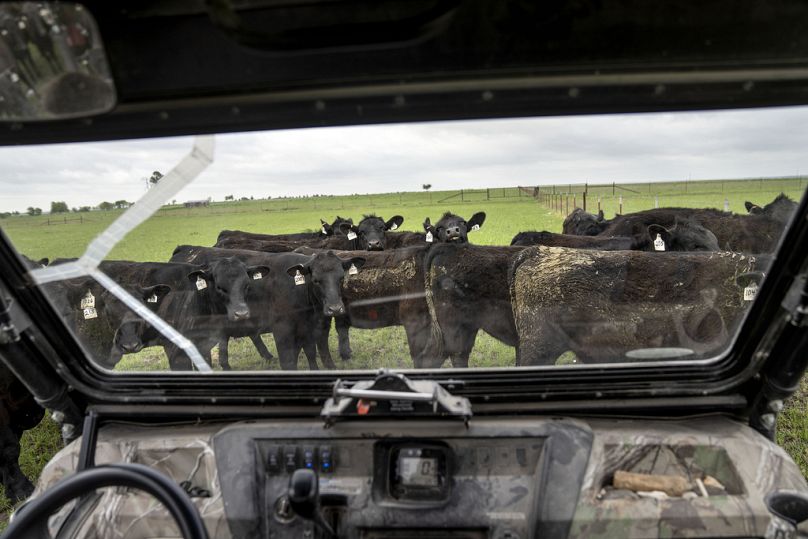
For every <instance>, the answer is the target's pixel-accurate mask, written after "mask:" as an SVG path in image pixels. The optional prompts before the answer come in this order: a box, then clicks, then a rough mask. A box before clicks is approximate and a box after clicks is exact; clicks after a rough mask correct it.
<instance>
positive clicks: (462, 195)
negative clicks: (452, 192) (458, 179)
mask: <svg viewBox="0 0 808 539" xmlns="http://www.w3.org/2000/svg"><path fill="white" fill-rule="evenodd" d="M465 201H466V195H465V194H464V193H463V190H462V189H461V190H460V202H465Z"/></svg>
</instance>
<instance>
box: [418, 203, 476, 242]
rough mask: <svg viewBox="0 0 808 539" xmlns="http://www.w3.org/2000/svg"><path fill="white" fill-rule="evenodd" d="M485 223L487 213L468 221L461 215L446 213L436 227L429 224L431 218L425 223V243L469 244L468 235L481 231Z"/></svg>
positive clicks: (473, 216)
mask: <svg viewBox="0 0 808 539" xmlns="http://www.w3.org/2000/svg"><path fill="white" fill-rule="evenodd" d="M484 222H485V212H482V211H481V212H477V213H475V214H474V215H472V216H471V219H469V220H468V221H466V220H465V219H463V218H462V217H460V216H459V215H455V214H453V213H452V212H448V211H447V212H446V213H444V214H443V217H441V218H440V221H438V222H437V223H435V224H434V225H433V224H432V223H430V222H429V218H428V217H427V219H426V220H425V221H424V230H425V231H426V238H425V241H428V242H430V243H431V242H433V241H434V242H437V243H452V242H454V243H467V242H468V241H469V238H468V233H469V232H471V231H474V230H479V229H480V227H482V226H483V223H484Z"/></svg>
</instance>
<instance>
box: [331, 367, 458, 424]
mask: <svg viewBox="0 0 808 539" xmlns="http://www.w3.org/2000/svg"><path fill="white" fill-rule="evenodd" d="M320 416H321V417H323V418H324V419H325V423H326V426H330V425H332V424H333V423H334V421H336V420H337V419H346V418H358V417H392V416H395V417H401V416H407V417H446V418H457V419H462V420H463V421H464V422H466V423H467V424H468V420H469V419H470V418H471V416H472V413H471V402H469V400H468V399H466V398H465V397H458V396H455V395H452V394H451V393H449V392H448V391H447V390H446V389H444V388H443V387H442V386H441V385H440V384H439V383H438V382H435V381H433V380H410V379H409V378H407V377H406V376H404V375H403V374H399V373H394V372H391V371H388V370H386V369H382V370H381V371H379V375H378V376H377V377H376V378H375V379H374V380H370V381H360V382H355V383H353V384H351V383H350V382H346V381H344V380H337V381H336V382H335V383H334V392H333V396H332V397H331V398H330V399H328V400H327V401H326V403H325V405H324V406H323V409H322V411H321V412H320Z"/></svg>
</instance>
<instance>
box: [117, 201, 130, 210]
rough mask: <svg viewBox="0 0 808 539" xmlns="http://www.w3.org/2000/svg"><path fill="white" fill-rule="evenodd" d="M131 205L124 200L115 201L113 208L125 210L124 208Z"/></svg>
mask: <svg viewBox="0 0 808 539" xmlns="http://www.w3.org/2000/svg"><path fill="white" fill-rule="evenodd" d="M131 205H132V203H131V202H127V201H125V200H116V201H115V207H116V208H117V209H119V210H125V209H126V208H128V207H129V206H131Z"/></svg>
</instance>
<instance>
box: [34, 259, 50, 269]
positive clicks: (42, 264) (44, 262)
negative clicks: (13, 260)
mask: <svg viewBox="0 0 808 539" xmlns="http://www.w3.org/2000/svg"><path fill="white" fill-rule="evenodd" d="M49 262H50V260H48V259H47V258H40V259H39V260H37V261H36V263H37V264H39V265H40V266H42V267H43V268H44V267H45V266H47V265H48V263H49Z"/></svg>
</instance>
